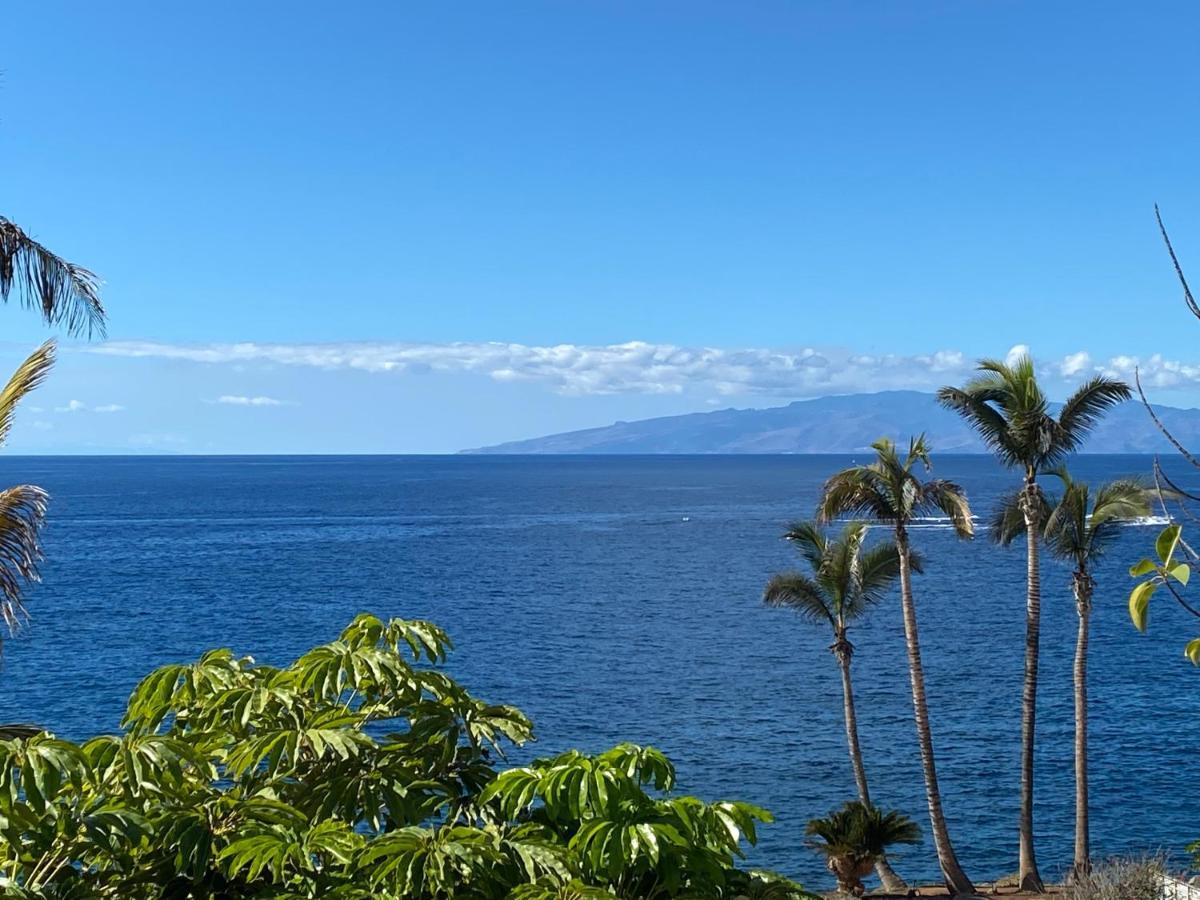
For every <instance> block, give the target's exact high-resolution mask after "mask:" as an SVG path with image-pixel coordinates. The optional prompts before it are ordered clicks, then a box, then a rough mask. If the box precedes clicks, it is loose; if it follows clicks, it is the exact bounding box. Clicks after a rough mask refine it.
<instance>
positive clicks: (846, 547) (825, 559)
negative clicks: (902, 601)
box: [763, 522, 920, 635]
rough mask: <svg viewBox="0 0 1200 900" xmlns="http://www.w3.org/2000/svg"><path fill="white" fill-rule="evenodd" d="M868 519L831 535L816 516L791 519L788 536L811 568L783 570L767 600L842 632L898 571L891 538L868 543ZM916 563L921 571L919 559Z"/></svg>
mask: <svg viewBox="0 0 1200 900" xmlns="http://www.w3.org/2000/svg"><path fill="white" fill-rule="evenodd" d="M867 531H868V528H867V525H865V524H864V523H862V522H851V523H850V524H849V525H847V526H846V527H845V528H843V529H842V533H841V535H840V536H839V537H837V538H835V539H833V540H830V539H829V538H827V537H826V536H825V533H824V532H823V531H822V530H821V528H820V527H819V526H818V525H816V524H815V523H813V522H798V523H796V524H794V525H792V526H791V527H790V528H789V529H788V531H787V533H786V534H785V535H784V538H785V539H786V540H788V541H790V542H791V543H792V544H793V545H794V546H795V547H796V549H797V550H798V551H799V552H800V555H801V556H803V557H804V558H805V560H806V561H807V562H808V565H809V568H810V569H811V572H812V574H811V575H810V574H806V573H803V572H783V573H781V574H779V575H776V576H774V577H773V578H772V579H771V580H770V581H769V582H768V583H767V587H766V590H764V591H763V601H764V602H765V603H766V604H767V605H768V606H775V607H786V608H788V609H792V610H795V611H796V612H798V613H800V615H802V616H804V617H805V618H806V619H809V620H811V621H813V622H828V623H829V624H830V625H832V626H833V629H834V631H835V632H836V633H837V634H839V635H841V634H842V633H843V632H844V631H845V629H846V624H847V623H848V622H850V621H852V620H854V619H857V618H858V617H860V616H861V615H863V614H864V613H865V612H866V611H867V610H868V609H870V607H872V606H874V605H875V604H876V603H878V602H879V601H880V600H882V599H883V598H884V597H885V596H886V595H887V591H888V589H889V588H890V587H891V586H892V584H893V583H894V582H895V580H896V578H897V577H898V576H899V574H900V556H899V554H898V553H897V551H896V545H895V544H894V543H893V542H892V541H887V542H885V543H881V544H876V545H875V546H874V547H870V548H865V547H864V543H865V541H866V537H867ZM914 568H916V569H917V570H918V571H920V563H919V561H917V562H916V563H915V564H914Z"/></svg>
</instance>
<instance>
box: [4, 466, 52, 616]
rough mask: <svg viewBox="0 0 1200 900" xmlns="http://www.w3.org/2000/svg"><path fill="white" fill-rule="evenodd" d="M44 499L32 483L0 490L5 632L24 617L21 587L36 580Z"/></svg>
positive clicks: (43, 516) (44, 511)
mask: <svg viewBox="0 0 1200 900" xmlns="http://www.w3.org/2000/svg"><path fill="white" fill-rule="evenodd" d="M47 500H48V497H47V494H46V492H45V491H43V490H42V489H41V488H40V487H37V486H35V485H32V484H22V485H18V486H16V487H10V488H8V489H7V490H4V491H0V618H2V619H3V620H4V622H5V624H6V625H7V626H8V628H9V631H15V630H16V629H17V628H18V627H19V626H20V624H21V621H22V619H23V617H24V605H23V603H22V598H23V595H24V590H25V587H26V586H27V585H28V584H29V583H31V582H36V581H38V580H39V575H38V563H39V562H41V560H42V548H41V544H40V543H39V533H40V532H41V529H42V524H43V522H44V521H45V518H46V501H47Z"/></svg>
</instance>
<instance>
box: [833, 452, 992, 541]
mask: <svg viewBox="0 0 1200 900" xmlns="http://www.w3.org/2000/svg"><path fill="white" fill-rule="evenodd" d="M871 448H872V449H873V450H874V451H875V461H874V462H872V463H868V464H867V465H863V466H851V467H850V468H848V469H843V470H842V471H841V472H838V473H837V474H836V475H834V476H833V477H832V478H830V479H829V480H828V481H826V482H825V488H824V490H823V491H822V493H821V502H820V506H819V507H818V509H817V517H818V519H820V520H821V521H822V522H829V521H832V520H833V519H836V518H838V517H839V516H852V517H854V518H864V519H869V520H871V521H874V522H881V523H887V524H890V525H899V526H904V525H907V523H909V522H910V521H912V519H914V518H915V517H917V516H920V515H922V514H925V513H930V512H935V511H939V512H941V513H943V514H944V515H946V516H947V517H949V519H950V524H951V525H953V526H954V529H955V531H956V532H957V533H958V535H959V537H971V536H972V535H974V533H975V529H974V524H973V523H972V519H971V507H970V505H969V504H968V503H967V495H966V493H964V491H963V489H962V488H961V487H960V486H959V485H957V484H955V483H954V482H952V481H945V480H943V479H933V480H931V481H921V480H920V478H918V477H917V474H916V472H915V471H914V470H915V469H916V468H917V465H918V464H920V465H921V466H923V467H924V468H925V470H926V471H928V470H929V468H930V461H929V444H928V443H927V442H926V440H925V435H920V436H918V437H915V438H911V439H910V440H909V444H908V453H907V454H905V456H904V458H903V459H901V458H900V454H899V452H898V451H897V449H896V445H895V444H894V443H893V442H892V441H891V440H889V439H888V438H880V439H879V440H878V441H876V442H875V443H874V444H872V445H871Z"/></svg>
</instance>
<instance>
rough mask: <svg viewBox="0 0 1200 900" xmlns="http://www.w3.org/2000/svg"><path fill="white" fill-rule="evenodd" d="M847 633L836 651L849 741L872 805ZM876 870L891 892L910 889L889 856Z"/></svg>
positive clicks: (862, 794) (862, 793)
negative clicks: (860, 737) (859, 734)
mask: <svg viewBox="0 0 1200 900" xmlns="http://www.w3.org/2000/svg"><path fill="white" fill-rule="evenodd" d="M843 642H845V637H844V636H842V637H840V638H839V640H838V643H836V644H834V648H833V652H834V654H835V655H836V656H837V659H838V667H839V668H840V669H841V670H842V708H843V712H844V714H845V721H846V744H847V745H848V746H849V748H850V766H851V767H852V768H853V769H854V783H855V784H856V785H857V786H858V798H859V799H860V800H862V802H863V804H864V805H866V806H870V805H871V792H870V790H869V789H868V788H867V769H866V767H865V766H864V765H863V757H862V748H861V747H859V744H858V716H857V715H856V714H855V712H854V688H853V686H852V685H851V682H850V658H851V654H852V653H853V651H852V650H851V649H850V647H849V645H848V642H845V643H843ZM875 874H877V875H878V876H879V882H880V884H882V885H883V887H884V889H885V890H887V891H889V892H891V893H901V892H905V891H907V890H908V885H907V884H905V882H904V879H903V878H901V877H900V876H899V875H897V874H896V873H895V872H894V871H892V867H891V866H890V865H889V864H888V861H887V857H881V858H880V859H879V860H877V861H876V863H875Z"/></svg>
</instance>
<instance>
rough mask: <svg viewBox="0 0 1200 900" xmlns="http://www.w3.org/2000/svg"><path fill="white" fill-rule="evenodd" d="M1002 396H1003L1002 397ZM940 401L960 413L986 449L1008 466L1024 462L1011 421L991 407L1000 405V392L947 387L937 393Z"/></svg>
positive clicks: (975, 388)
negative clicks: (1014, 440)
mask: <svg viewBox="0 0 1200 900" xmlns="http://www.w3.org/2000/svg"><path fill="white" fill-rule="evenodd" d="M1000 396H1002V395H1000ZM937 399H938V402H939V403H940V404H941V405H942V406H944V407H945V408H946V409H948V410H951V411H952V412H956V413H958V414H959V415H960V416H962V418H964V419H965V420H966V421H967V424H968V425H970V426H971V427H972V428H973V429H974V430H975V432H976V433H977V434H978V435H979V437H980V439H982V441H983V443H984V446H986V447H987V448H988V449H989V450H991V451H992V452H993V453H995V454H996V456H998V457H999V458H1000V460H1001V461H1002V462H1004V464H1005V465H1010V466H1012V465H1017V464H1018V463H1019V462H1020V459H1019V457H1018V454H1017V450H1016V448H1015V447H1013V445H1012V441H1011V436H1010V435H1009V429H1008V422H1007V421H1006V420H1005V418H1004V416H1003V415H1002V414H1001V413H1000V412H999V411H998V410H996V409H995V408H994V407H992V406H990V405H989V404H990V403H992V402H999V396H998V392H997V391H994V390H993V389H991V388H990V387H989V388H987V389H983V388H980V387H972V385H968V386H967V388H966V389H963V388H956V387H944V388H942V389H941V390H939V391H938V392H937Z"/></svg>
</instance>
